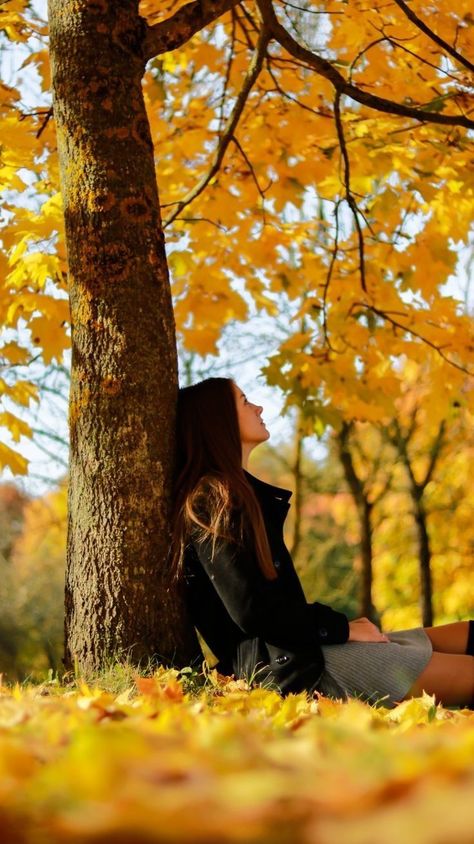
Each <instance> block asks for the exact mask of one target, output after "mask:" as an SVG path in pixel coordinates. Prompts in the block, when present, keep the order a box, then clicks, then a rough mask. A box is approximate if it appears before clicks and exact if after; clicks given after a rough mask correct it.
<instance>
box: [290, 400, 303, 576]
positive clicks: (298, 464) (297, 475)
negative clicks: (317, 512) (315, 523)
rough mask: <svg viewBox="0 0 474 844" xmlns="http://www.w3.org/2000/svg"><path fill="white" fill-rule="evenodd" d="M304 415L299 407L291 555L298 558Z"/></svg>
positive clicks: (301, 501) (301, 502) (301, 505)
mask: <svg viewBox="0 0 474 844" xmlns="http://www.w3.org/2000/svg"><path fill="white" fill-rule="evenodd" d="M302 416H303V412H302V410H301V408H298V410H297V419H296V429H295V440H296V442H295V462H294V464H293V478H294V482H295V495H294V501H293V508H294V524H293V541H292V543H291V556H292V557H293V559H295V558H296V555H297V553H298V551H299V547H300V544H301V510H302V507H303V467H302V462H303V435H302V433H301V430H302V428H301V420H302Z"/></svg>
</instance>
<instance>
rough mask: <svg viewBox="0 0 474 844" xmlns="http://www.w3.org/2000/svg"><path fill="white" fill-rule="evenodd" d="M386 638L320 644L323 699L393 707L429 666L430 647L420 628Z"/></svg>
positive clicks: (320, 682)
mask: <svg viewBox="0 0 474 844" xmlns="http://www.w3.org/2000/svg"><path fill="white" fill-rule="evenodd" d="M386 635H387V636H388V638H389V639H390V642H345V643H344V644H343V645H323V646H322V648H321V650H322V652H323V656H324V663H325V667H324V671H323V673H322V675H321V677H320V678H319V680H318V683H317V686H316V688H317V690H318V691H319V692H321V694H323V695H325V696H326V697H334V698H338V699H340V698H342V699H343V700H346V699H347V698H348V697H358V698H360V699H362V700H364V701H367V702H368V703H371V704H373V705H375V706H386V707H393V706H396V704H397V703H399V702H400V701H401V700H402V699H403V698H404V697H405V695H406V694H407V693H408V692H409V691H410V688H411V686H412V685H413V683H414V682H415V680H416V679H417V677H419V675H420V674H421V672H422V671H423V669H424V668H426V666H427V665H428V662H429V661H430V659H431V654H432V653H433V646H432V644H431V640H430V638H429V636H428V635H427V633H425V631H424V630H423V628H422V627H415V628H413V629H412V630H398V631H395V632H394V633H387V634H386Z"/></svg>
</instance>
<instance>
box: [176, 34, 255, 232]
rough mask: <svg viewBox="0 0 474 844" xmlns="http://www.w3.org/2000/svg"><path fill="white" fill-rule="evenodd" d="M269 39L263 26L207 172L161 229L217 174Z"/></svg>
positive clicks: (179, 203) (177, 205) (180, 202)
mask: <svg viewBox="0 0 474 844" xmlns="http://www.w3.org/2000/svg"><path fill="white" fill-rule="evenodd" d="M269 38H270V34H269V32H268V30H267V28H266V27H265V26H264V27H263V28H262V30H261V32H260V34H259V37H258V42H257V46H256V49H255V53H254V54H253V57H252V61H251V63H250V66H249V69H248V71H247V74H246V76H245V79H244V82H243V85H242V88H241V89H240V91H239V94H238V97H237V99H236V101H235V105H234V108H233V110H232V113H231V114H230V116H229V118H228V120H227V124H226V126H225V129H224V131H223V132H222V135H221V138H220V141H219V144H218V147H217V149H216V151H215V154H214V160H213V161H212V163H211V166H210V168H209V170H208V172H207V173H205V174H204V176H203V177H202V178H201V180H200V181H199V182H198V183H197V184H196V185H195V186H194V188H192V190H190V191H189V193H188V194H187V195H186V196H185V197H184V199H182V200H180V201H179V202H177V203H176V208H175V210H174V211H172V212H171V214H169V215H168V216H167V217H166V219H165V220H164V221H163V228H166V226H169V225H170V223H172V222H173V220H174V219H176V217H177V216H178V214H180V213H181V211H182V210H183V208H184V207H185V206H186V205H189V204H190V203H191V202H192V201H193V200H194V199H196V197H197V196H199V194H200V193H202V191H203V190H204V188H205V187H206V186H207V185H208V184H209V182H210V181H211V179H212V178H213V176H215V174H216V173H217V172H218V170H219V168H220V166H221V164H222V160H223V158H224V155H225V153H226V150H227V147H228V146H229V144H230V142H231V140H232V139H233V135H234V132H235V129H236V128H237V124H238V122H239V120H240V117H241V114H242V112H243V110H244V107H245V104H246V102H247V99H248V96H249V94H250V91H251V90H252V88H253V86H254V84H255V82H256V81H257V79H258V76H259V74H260V71H261V69H262V65H263V60H264V58H265V55H266V51H267V46H268V42H269Z"/></svg>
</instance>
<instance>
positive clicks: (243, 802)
mask: <svg viewBox="0 0 474 844" xmlns="http://www.w3.org/2000/svg"><path fill="white" fill-rule="evenodd" d="M0 733H1V738H2V741H1V751H0V801H1V805H2V809H1V823H2V834H3V837H4V840H5V841H8V842H13V841H15V842H17V841H21V842H24V844H30V842H37V841H48V842H49V844H55V842H63V841H70V842H77V844H79V842H81V843H82V844H85V842H93V841H99V840H100V841H112V840H113V841H134V842H137V844H138V842H145V841H146V842H152V841H153V842H154V841H156V842H160V844H165V842H166V844H168V842H169V844H171V842H176V844H196V842H202V844H222V842H228V844H234V842H235V844H237V842H242V841H245V842H246V844H269V843H270V842H272V844H326V843H327V844H329V842H332V841H334V840H337V841H340V842H344V844H358V842H362V841H369V840H370V841H376V840H383V841H385V842H387V844H396V842H398V841H399V840H400V835H401V834H402V835H403V837H404V840H406V841H409V842H410V844H435V842H441V841H443V842H444V844H459V842H461V841H462V842H468V841H469V840H470V839H471V833H472V825H473V823H474V814H473V805H472V800H471V799H470V795H471V794H472V787H473V785H474V768H473V758H474V753H473V751H474V725H473V722H472V715H471V714H470V713H469V712H468V711H467V710H459V711H449V710H445V709H443V708H442V707H441V706H437V705H436V703H435V701H434V700H433V699H432V698H430V697H429V696H427V695H425V696H423V697H422V698H419V699H413V700H411V701H406V702H404V703H401V704H399V705H398V706H397V707H395V708H394V709H391V710H389V709H383V708H379V709H375V708H371V707H369V706H368V705H366V704H363V703H361V702H360V701H357V700H355V699H354V700H351V701H349V702H348V703H345V704H342V703H339V702H335V701H331V700H329V699H327V698H323V697H318V696H317V695H315V696H314V697H313V698H311V699H310V698H308V697H307V696H306V695H305V694H299V695H290V696H288V697H287V698H286V699H282V698H281V697H280V696H279V695H277V694H276V693H275V692H271V691H268V690H265V689H253V690H249V689H248V687H247V686H246V683H245V681H242V680H241V681H235V680H233V679H232V678H230V677H223V676H222V675H219V674H217V673H216V672H215V671H210V672H209V670H208V671H207V675H206V679H205V683H204V685H203V684H202V676H201V685H199V684H197V685H196V676H195V675H191V674H188V675H186V673H185V674H182V675H179V674H178V672H176V671H164V670H160V671H158V672H157V673H156V674H155V675H153V676H152V677H149V678H144V677H143V678H140V677H136V678H135V683H132V684H131V685H130V686H129V687H127V689H126V690H124V691H122V692H121V693H117V692H110V691H109V692H108V691H105V690H104V689H103V688H101V687H100V686H94V685H87V684H86V683H84V682H83V681H82V682H81V681H78V683H77V684H76V685H75V686H74V685H73V687H72V688H70V689H69V690H64V688H63V689H61V688H59V687H56V686H55V684H54V683H53V684H49V685H47V684H45V685H43V686H41V687H37V688H36V689H35V688H33V687H27V688H23V689H21V688H20V687H15V688H14V689H11V688H7V687H5V686H4V687H2V688H1V691H0Z"/></svg>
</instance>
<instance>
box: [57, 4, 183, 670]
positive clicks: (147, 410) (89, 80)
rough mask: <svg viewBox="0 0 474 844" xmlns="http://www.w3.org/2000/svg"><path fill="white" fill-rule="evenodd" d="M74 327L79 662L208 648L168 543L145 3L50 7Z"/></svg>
mask: <svg viewBox="0 0 474 844" xmlns="http://www.w3.org/2000/svg"><path fill="white" fill-rule="evenodd" d="M49 21H50V38H51V46H50V52H51V61H52V73H53V96H54V116H55V120H56V125H57V137H58V151H59V162H60V173H61V186H62V195H63V203H64V215H65V227H66V242H67V250H68V262H69V292H70V307H71V323H72V372H71V393H70V411H69V427H70V440H71V451H70V484H69V522H68V550H67V570H66V622H65V635H66V648H65V664H66V666H68V667H70V666H71V665H72V664H73V663H76V664H79V666H80V667H81V668H84V669H86V668H87V669H98V668H100V667H101V666H102V665H103V664H104V663H105V662H106V661H107V660H109V659H110V658H112V657H117V656H120V657H124V656H128V657H129V658H131V659H132V661H133V662H135V663H138V662H140V661H141V660H143V659H146V658H148V657H151V656H152V655H158V658H159V659H160V660H163V661H166V662H168V661H170V660H172V659H173V660H174V663H175V664H184V663H186V662H189V661H190V659H191V658H192V657H193V656H194V655H195V654H196V652H197V650H198V644H197V639H196V636H195V633H194V628H191V627H190V625H189V623H188V622H187V620H186V618H185V614H184V606H183V602H182V597H181V595H180V593H179V592H178V591H177V590H176V589H175V588H174V587H173V588H171V589H169V590H168V584H166V583H165V581H164V578H163V576H162V575H161V574H160V569H161V568H162V564H163V561H164V559H165V557H166V554H167V551H168V544H169V490H170V483H171V473H172V455H173V430H174V414H175V406H176V394H177V360H176V343H175V332H174V319H173V312H172V302H171V294H170V287H169V279H168V269H167V262H166V256H165V250H164V238H163V232H162V227H161V219H160V209H159V201H158V190H157V185H156V177H155V164H154V150H153V144H152V141H151V136H150V129H149V123H148V119H147V115H146V111H145V106H144V101H143V95H142V88H141V80H142V76H143V72H144V69H145V61H144V58H143V46H142V45H143V41H144V37H145V31H146V27H145V23H144V21H143V20H142V19H141V18H140V17H139V15H138V0H121V2H120V3H118V2H116V1H114V0H49Z"/></svg>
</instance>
